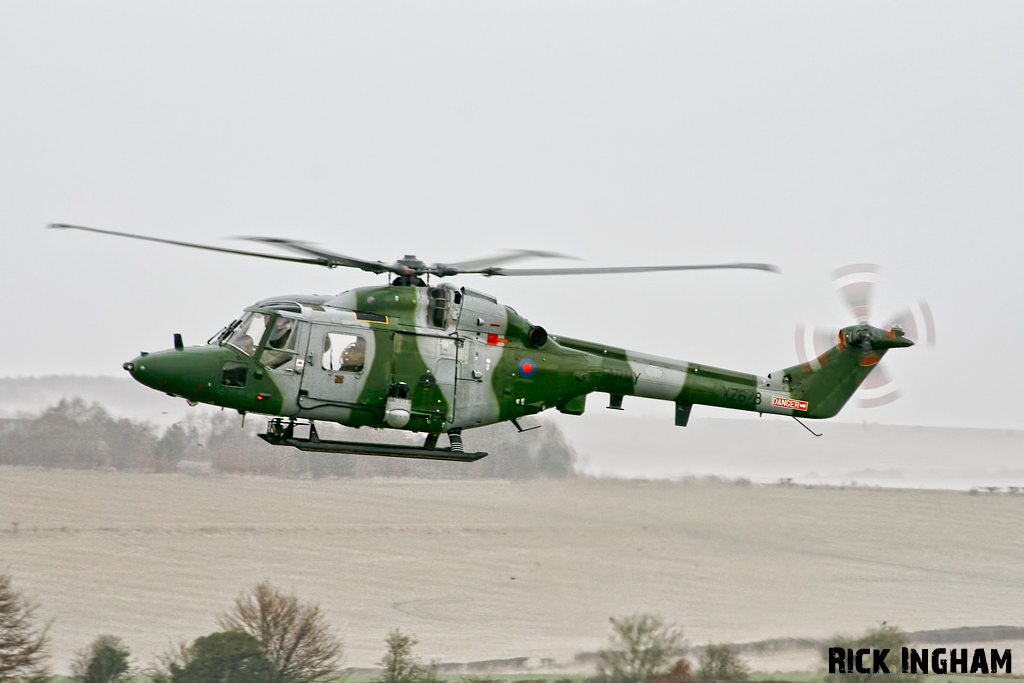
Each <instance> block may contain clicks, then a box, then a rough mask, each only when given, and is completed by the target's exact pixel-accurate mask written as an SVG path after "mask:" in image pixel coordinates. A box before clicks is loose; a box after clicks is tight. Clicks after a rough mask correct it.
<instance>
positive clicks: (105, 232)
mask: <svg viewBox="0 0 1024 683" xmlns="http://www.w3.org/2000/svg"><path fill="white" fill-rule="evenodd" d="M48 227H50V228H61V229H68V230H85V231H87V232H98V233H100V234H103V235H115V236H117V237H130V238H131V239H133V240H145V241H146V242H160V243H161V244H173V245H176V246H179V247H192V248H193V249H206V250H207V251H220V252H224V253H226V254H242V255H243V256H257V257H259V258H269V259H274V260H275V261H292V262H293V263H312V264H313V265H316V266H327V267H330V266H331V264H330V263H328V262H326V261H325V260H324V259H308V258H295V257H293V256H275V255H273V254H260V253H259V252H255V251H242V250H240V249H225V248H223V247H210V246H207V245H205V244H193V243H192V242H178V241H177V240H166V239H162V238H160V237H146V236H144V235H133V234H131V233H130V232H114V231H113V230H100V229H98V228H85V227H82V226H81V225H62V224H59V223H51V224H50V225H49V226H48Z"/></svg>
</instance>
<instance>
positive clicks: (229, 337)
mask: <svg viewBox="0 0 1024 683" xmlns="http://www.w3.org/2000/svg"><path fill="white" fill-rule="evenodd" d="M49 227H51V228H61V229H73V230H84V231H88V232H93V233H100V234H106V235H113V236H118V237H127V238H131V239H138V240H145V241H150V242H158V243H162V244H171V245H176V246H183V247H190V248H195V249H205V250H209V251H218V252H224V253H231V254H240V255H244V256H252V257H258V258H265V259H274V260H280V261H291V262H298V263H306V264H311V265H318V266H322V267H327V268H335V267H348V268H357V269H360V270H363V271H367V272H370V273H377V274H382V273H390V274H391V275H394V276H395V277H394V280H393V281H391V282H390V284H388V285H385V286H375V287H359V288H356V289H352V290H349V291H345V292H342V293H340V294H337V295H333V296H320V295H286V296H275V297H270V298H267V299H263V300H261V301H258V302H257V303H255V304H253V305H252V306H249V307H248V308H246V309H245V311H244V312H243V314H242V315H241V316H240V317H239V318H237V319H235V320H234V321H232V322H231V323H229V324H228V325H226V326H225V327H224V328H223V329H222V330H220V331H219V332H218V333H217V334H215V335H214V336H213V337H211V338H210V339H209V340H208V341H207V343H206V344H205V345H202V346H190V347H185V345H184V343H183V341H182V337H181V335H180V334H175V335H174V337H173V338H174V348H172V349H168V350H164V351H156V352H152V353H147V352H143V353H142V354H141V355H139V356H138V357H136V358H134V359H133V360H131V361H128V362H126V363H124V366H123V367H124V369H125V370H126V371H128V372H129V373H130V374H131V376H132V377H133V378H134V379H135V380H137V381H138V382H140V383H142V384H144V385H146V386H148V387H151V388H153V389H155V390H157V391H162V392H164V393H166V394H169V395H171V396H174V397H181V398H184V399H186V400H187V401H188V402H189V404H190V405H196V404H198V403H205V404H210V405H214V406H220V407H222V408H228V409H234V410H236V411H238V412H239V413H240V414H242V415H243V418H244V416H245V415H246V414H247V413H253V414H259V415H264V416H266V417H267V418H268V424H267V430H266V432H265V433H263V434H260V435H259V436H260V437H261V438H263V439H264V440H265V441H267V442H268V443H270V444H273V445H281V446H291V447H294V448H298V449H300V450H303V451H314V452H324V453H349V454H358V455H380V456H392V457H406V458H422V459H430V460H448V461H463V462H472V461H475V460H479V459H480V458H483V457H485V456H486V455H487V453H484V452H471V451H467V450H466V449H465V447H464V445H463V441H462V433H463V430H468V429H472V428H475V427H482V426H484V425H489V424H494V423H498V422H511V423H512V425H513V426H514V427H515V428H516V429H517V430H519V431H520V432H523V431H528V430H529V429H535V428H536V427H527V428H524V427H523V426H522V424H521V423H520V419H521V418H524V417H526V416H530V415H535V414H537V413H540V412H542V411H544V410H548V409H551V408H554V409H556V410H558V411H560V412H562V413H566V414H569V415H582V414H583V412H584V410H585V408H586V402H587V397H588V396H589V395H590V394H592V393H605V394H608V395H609V403H608V406H607V407H608V408H611V409H613V410H622V402H623V398H624V397H625V396H637V397H643V398H652V399H659V400H664V401H672V402H673V403H675V424H676V425H678V426H682V427H685V426H686V425H687V423H688V422H689V419H690V414H691V411H692V409H693V406H695V405H708V406H717V407H720V408H729V409H733V410H743V411H750V412H757V413H762V414H763V413H770V414H776V415H785V416H792V417H794V418H800V417H804V418H811V419H824V418H829V417H832V416H834V415H836V414H837V413H838V412H839V411H840V410H841V409H842V407H843V406H844V405H845V404H846V402H847V400H848V399H849V398H850V396H851V395H852V394H853V393H854V392H855V391H856V390H857V388H858V387H859V386H860V384H861V383H862V382H863V381H864V380H865V378H867V377H868V375H869V374H870V373H871V371H872V369H874V367H875V366H876V365H877V363H878V362H879V361H880V360H881V359H882V357H883V356H884V355H885V354H886V352H887V351H888V350H889V349H892V348H902V347H908V346H913V345H914V342H913V341H911V340H910V339H909V338H907V337H906V335H905V334H904V332H903V330H902V328H901V327H900V326H899V325H893V326H892V327H890V328H889V329H882V328H878V327H874V326H872V325H870V324H869V323H868V321H867V318H866V316H865V315H862V313H863V310H861V311H859V312H858V324H856V325H851V326H848V327H844V328H843V329H842V330H840V331H839V332H838V335H837V337H836V338H835V344H834V345H833V346H832V347H831V348H829V349H827V350H825V351H824V352H823V353H821V354H820V355H819V356H818V357H816V358H814V359H810V360H809V361H807V362H803V363H801V364H799V365H795V366H791V367H787V368H784V369H781V370H777V371H774V372H771V373H769V374H767V375H765V376H761V375H754V374H748V373H743V372H736V371H733V370H726V369H722V368H717V367H711V366H708V365H702V364H700V363H694V362H687V361H681V360H673V359H670V358H662V357H659V356H654V355H649V354H644V353H638V352H634V351H629V350H626V349H622V348H617V347H612V346H608V345H604V344H600V343H595V342H590V341H583V340H580V339H574V338H571V337H564V336H559V335H553V334H549V333H548V332H547V330H545V329H544V328H543V327H541V326H539V325H534V324H532V323H531V322H530V321H529V320H528V319H527V318H525V317H523V316H522V315H520V314H519V313H517V312H516V311H515V310H514V309H513V308H511V307H509V306H506V305H504V304H501V303H499V302H498V300H497V299H496V298H494V297H492V296H490V295H488V294H485V293H483V292H480V291H477V290H474V289H470V288H467V287H456V286H454V285H452V284H449V283H447V282H445V283H442V284H435V285H430V284H428V281H429V280H430V278H431V277H433V278H436V279H441V278H445V277H450V276H452V275H468V274H477V275H483V276H485V277H516V276H541V275H587V274H608V273H641V272H653V271H672V270H675V271H681V270H709V269H748V270H750V269H752V270H760V271H766V272H777V271H778V269H777V268H775V267H774V266H771V265H768V264H763V263H725V264H712V265H674V266H635V267H634V266H628V267H610V268H506V267H504V264H507V263H509V262H512V261H515V260H519V259H523V258H528V257H541V258H545V257H554V256H560V255H559V254H553V253H551V252H543V251H527V250H519V251H510V252H506V253H504V254H502V255H499V256H494V257H490V258H487V259H477V260H472V261H462V262H458V263H450V264H444V263H438V264H432V265H428V264H426V263H424V262H422V261H420V260H419V259H417V258H416V257H415V256H411V255H407V256H405V257H404V258H402V259H400V260H398V261H397V262H395V263H384V262H381V261H367V260H363V259H359V258H353V257H350V256H343V255H341V254H335V253H332V252H330V251H326V250H324V249H322V248H320V247H318V246H314V245H311V244H309V243H306V242H300V241H296V240H290V239H281V238H246V239H250V240H254V241H257V242H260V243H263V244H267V245H272V246H275V247H279V248H283V249H285V250H288V251H290V252H292V253H293V254H298V255H297V256H284V255H275V254H267V253H261V252H255V251H247V250H241V249H228V248H223V247H214V246H209V245H202V244H194V243H190V242H180V241H177V240H169V239H163V238H157V237H151V236H145V235H137V234H133V233H125V232H115V231H110V230H101V229H98V228H88V227H83V226H76V225H65V224H52V225H50V226H49ZM389 277H390V276H389ZM425 277H426V278H427V280H424V278H425ZM797 421H799V419H798V420H797ZM316 422H334V423H338V424H342V425H346V426H349V427H371V428H390V429H397V430H405V431H409V432H418V433H422V434H425V438H424V440H423V442H422V444H421V445H419V446H412V445H406V444H380V443H365V442H357V441H337V440H330V439H321V438H320V436H319V435H318V433H317V430H316ZM801 424H803V423H801ZM804 426H805V427H806V425H804ZM808 429H809V428H808ZM442 434H444V435H446V436H447V440H448V446H447V447H443V446H441V445H439V438H440V436H441V435H442Z"/></svg>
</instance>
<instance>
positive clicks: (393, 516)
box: [0, 468, 1024, 670]
mask: <svg viewBox="0 0 1024 683" xmlns="http://www.w3.org/2000/svg"><path fill="white" fill-rule="evenodd" d="M1022 519H1024V495H1019V496H1018V495H1009V494H1001V495H988V494H983V495H968V494H966V493H962V492H942V491H920V490H898V489H864V488H847V489H834V488H802V487H779V486H763V487H761V486H740V485H723V484H693V483H690V484H687V483H669V482H624V481H611V480H587V479H580V480H568V481H530V482H519V483H509V482H504V481H459V482H437V481H431V482H421V481H409V480H280V479H265V478H240V477H211V478H193V477H187V476H184V475H152V474H124V473H100V472H81V471H63V470H51V471H42V470H31V469H20V468H0V563H2V564H3V565H6V566H8V567H9V569H10V571H11V572H12V573H13V574H14V577H15V581H16V584H17V585H18V586H19V587H21V588H23V589H26V590H27V591H28V592H29V593H31V594H32V595H33V596H35V597H36V598H38V600H39V601H40V602H41V603H42V604H43V610H42V611H43V615H44V616H45V617H47V618H49V617H53V618H55V619H56V621H55V624H54V627H53V636H54V641H55V653H56V654H57V656H58V663H57V667H56V668H57V669H58V670H62V669H64V668H65V667H64V662H66V661H67V659H68V658H69V656H70V654H71V653H72V652H73V651H74V650H76V649H78V648H80V647H82V646H84V645H85V644H87V642H88V641H90V640H91V639H92V638H93V637H94V636H96V635H98V634H100V633H114V634H117V635H120V636H122V637H123V638H124V639H125V640H126V642H127V643H128V644H129V645H130V647H131V648H132V649H133V651H134V652H136V653H137V655H138V658H139V659H140V660H141V661H142V662H145V661H147V660H148V659H149V657H150V656H151V654H152V653H153V652H155V651H158V650H162V649H164V648H165V647H166V646H167V644H168V642H170V641H173V640H179V639H185V638H188V639H191V638H194V637H195V636H198V635H201V634H204V633H207V632H210V631H212V630H214V629H215V628H216V623H215V615H216V614H217V613H218V612H220V611H222V610H224V609H225V608H227V607H228V606H229V605H230V604H231V601H232V600H233V598H234V597H235V596H236V595H237V594H238V593H239V591H240V590H242V589H245V588H248V587H250V586H251V585H253V584H254V583H256V582H257V581H260V580H262V579H270V580H271V581H273V582H274V583H275V584H277V585H279V586H281V587H284V588H287V589H290V590H294V591H296V592H297V593H299V594H300V596H302V597H304V598H307V599H312V600H316V601H318V602H319V603H320V604H321V605H322V606H323V607H324V609H325V610H326V612H327V614H328V616H329V617H330V619H331V620H332V622H333V623H334V624H336V625H337V627H338V628H339V630H340V631H341V632H342V633H343V634H344V636H345V639H346V641H347V644H348V660H347V664H348V665H350V666H372V665H373V664H374V663H375V662H376V661H377V660H378V659H379V658H380V656H381V654H382V644H383V639H384V636H385V635H386V633H387V631H388V630H389V629H391V628H393V627H396V626H397V627H401V628H403V629H405V630H411V631H413V632H415V633H416V634H417V636H418V637H419V639H420V645H419V647H418V650H419V651H420V653H421V654H422V655H424V656H425V657H427V658H437V659H440V660H444V661H472V660H481V659H495V658H506V657H526V656H528V657H531V658H535V659H534V660H533V661H537V660H538V659H539V658H553V659H556V660H558V661H560V662H568V661H571V659H572V656H573V655H574V654H575V653H577V652H581V651H593V650H596V649H598V648H599V647H601V646H602V645H603V644H604V642H605V639H606V636H607V633H608V617H609V616H611V615H624V614H630V613H634V612H638V611H653V612H657V613H660V614H661V615H663V616H664V617H666V618H667V619H669V620H675V621H678V622H679V623H680V624H681V625H682V626H683V627H684V629H685V631H686V635H687V638H688V640H689V641H690V642H691V643H694V644H702V643H705V642H707V641H708V640H714V641H731V642H745V641H753V640H761V639H766V638H775V637H786V636H792V637H806V638H824V637H827V636H829V635H831V634H834V633H838V632H859V631H861V630H863V629H865V628H867V627H868V626H871V625H875V624H877V623H878V622H880V621H882V620H886V621H888V622H889V623H896V624H899V625H900V626H902V627H903V628H905V629H907V630H922V629H938V628H948V627H954V626H982V625H993V624H1010V625H1020V624H1021V622H1022V621H1024V616H1022V612H1021V607H1022V605H1024V576H1022V574H1021V571H1020V568H1021V567H1022V566H1024V533H1021V532H1022V530H1024V524H1022ZM1007 646H1008V645H1007ZM793 663H794V662H792V661H788V660H786V659H785V658H784V657H783V658H782V659H779V660H778V661H777V666H776V665H773V664H771V663H770V662H766V663H765V664H764V665H759V666H758V668H761V669H762V670H772V669H775V668H778V669H787V668H792V666H793ZM755 664H757V663H755ZM797 664H798V665H799V664H800V662H797Z"/></svg>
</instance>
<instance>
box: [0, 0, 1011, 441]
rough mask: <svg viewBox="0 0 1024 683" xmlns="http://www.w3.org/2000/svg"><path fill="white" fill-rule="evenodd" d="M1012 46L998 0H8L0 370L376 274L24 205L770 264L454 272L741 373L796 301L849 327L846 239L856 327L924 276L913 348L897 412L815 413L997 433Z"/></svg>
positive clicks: (590, 256) (69, 363) (194, 332)
mask: <svg viewBox="0 0 1024 683" xmlns="http://www.w3.org/2000/svg"><path fill="white" fill-rule="evenodd" d="M1021 36H1024V4H1021V3H1002V2H986V3H978V2H963V3H948V2H902V3H894V2H856V3H852V2H851V3H821V2H807V3H773V2H746V3H737V2H705V3H684V2H635V1H631V2H619V3H607V2H594V1H591V0H588V1H587V2H430V3H425V2H408V3H394V2H363V3H344V2H306V3H303V2H288V3H276V4H269V3H257V2H223V3H210V2H206V1H203V2H180V1H179V2H173V3H171V2H165V3H136V2H89V3H81V2H41V1H37V0H33V1H31V2H27V1H26V2H19V1H14V0H6V1H4V2H2V3H0V230H2V236H3V239H4V241H3V246H2V250H0V285H2V286H3V291H4V293H5V295H6V301H7V306H8V311H7V315H6V316H5V317H6V321H5V323H3V325H2V327H0V329H2V334H0V376H29V375H47V374H86V375H97V374H106V375H120V374H122V373H123V371H122V370H121V368H120V366H121V363H123V362H124V361H127V360H129V359H131V358H132V357H134V356H135V355H137V354H138V353H139V352H140V351H142V350H157V349H161V348H167V347H169V346H171V344H172V339H171V335H172V334H173V333H175V332H180V333H182V334H183V335H184V338H185V341H186V343H190V344H195V343H202V342H204V341H205V340H206V339H207V338H208V337H209V336H210V335H211V334H213V333H214V332H216V331H217V330H218V329H219V328H220V327H221V326H222V325H224V324H225V323H227V322H229V321H230V320H232V319H233V318H234V317H236V316H237V314H238V312H239V311H240V310H241V309H242V308H243V307H244V306H246V305H248V304H250V303H252V302H254V301H256V300H258V299H261V298H264V297H267V296H271V295H276V294H285V293H290V292H306V293H313V292H316V293H333V292H340V291H343V290H345V289H349V288H352V287H357V286H361V285H366V284H375V283H383V282H384V279H383V278H382V277H378V276H373V275H369V274H366V273H361V272H358V271H351V272H346V271H344V270H334V271H328V270H326V269H321V268H317V267H313V266H304V265H299V264H287V263H273V262H267V261H263V260H259V259H247V258H244V257H240V256H229V255H222V254H213V253H204V252H199V251H193V250H186V249H180V248H175V247H169V246H160V245H155V244H146V243H141V242H135V241H130V240H119V239H116V238H112V237H106V236H100V235H90V234H85V233H73V232H65V231H50V230H44V227H43V226H44V225H45V224H47V223H51V222H67V223H76V224H80V225H87V226H94V227H99V228H106V229H110V230H120V231H129V232H139V233H145V234H149V235H154V236H162V237H168V238H173V239H182V240H189V241H200V242H206V243H211V244H217V245H221V246H243V247H244V244H240V243H232V242H230V241H227V240H226V239H225V238H230V237H232V236H239V235H269V236H281V237H290V238H296V239H304V240H309V241H312V242H317V243H320V244H322V245H324V246H326V247H328V248H330V249H332V250H335V251H338V252H341V253H344V254H350V255H354V256H359V257H363V258H369V259H373V260H376V259H382V260H388V261H390V260H393V259H396V258H399V257H401V256H402V255H403V254H406V253H409V254H416V255H418V256H419V257H421V258H422V259H424V260H426V261H429V262H434V261H454V260H462V259H467V258H471V257H476V256H480V255H485V254H488V253H490V252H492V251H493V250H495V249H500V248H526V249H548V250H554V251H559V252H564V253H569V254H574V255H576V256H578V257H580V258H582V259H585V263H586V264H589V265H595V266H613V265H640V264H668V263H702V262H721V261H766V262H770V263H775V264H778V265H779V266H780V267H781V268H782V269H783V272H784V274H783V275H781V276H775V275H769V274H766V273H760V272H718V273H701V272H697V273H684V274H671V273H662V274H645V275H628V276H601V277H589V278H568V277H552V278H536V279H533V280H526V279H507V280H501V279H484V278H480V277H472V276H467V277H463V278H461V279H457V280H455V281H456V282H457V283H459V284H462V285H465V286H469V287H473V288H477V289H481V290H484V291H488V292H491V293H492V294H495V295H496V296H498V297H499V299H500V300H501V301H502V302H504V303H506V304H509V305H511V306H513V307H514V308H516V309H517V310H518V311H519V312H520V313H521V314H523V315H525V316H526V317H528V318H529V319H530V320H531V321H533V322H534V323H536V324H540V325H543V326H545V327H546V328H547V329H548V330H549V331H550V332H551V333H554V334H563V335H569V336H576V337H581V338H585V339H591V340H595V341H602V342H606V343H609V344H614V345H619V346H624V347H626V348H630V349H636V350H642V351H647V352H651V353H656V354H660V355H665V356H671V357H675V358H680V359H683V360H691V361H697V362H701V363H707V364H711V365H717V366H721V367H727V368H731V369H736V370H741V371H748V372H757V373H767V372H770V371H773V370H776V369H780V368H783V367H785V366H787V365H791V364H793V363H794V362H795V361H796V354H795V351H794V348H793V336H794V333H793V331H794V327H795V325H796V324H797V323H800V322H813V323H818V324H821V325H826V326H829V325H830V326H835V327H838V326H840V325H845V324H849V323H851V322H852V317H851V316H850V315H849V313H848V312H847V311H846V310H845V309H844V307H843V305H842V303H841V302H840V300H839V298H838V296H837V295H836V293H835V292H834V290H833V288H832V284H831V281H830V277H829V273H830V272H831V271H832V270H833V269H835V268H837V267H839V266H842V265H845V264H848V263H855V262H864V261H867V262H874V263H878V264H880V266H881V275H880V283H879V288H878V291H877V295H876V300H875V304H876V305H875V310H876V314H875V316H874V322H876V323H878V324H880V323H882V322H884V321H885V319H886V317H887V316H888V315H889V314H891V313H894V312H896V311H897V310H898V309H900V308H902V307H903V306H905V305H906V304H909V303H911V302H912V301H915V300H917V299H919V298H925V299H927V300H928V301H929V302H930V304H931V307H932V309H933V311H934V315H935V318H936V322H937V326H938V333H937V341H938V343H937V345H936V347H935V348H933V349H928V348H920V347H919V348H913V349H909V350H904V351H900V352H894V353H892V354H891V355H890V357H889V358H888V359H887V362H888V363H889V369H890V371H891V372H892V373H893V374H895V375H896V376H897V377H898V378H899V380H900V384H901V386H902V390H903V394H904V397H903V398H902V399H901V400H900V401H898V402H896V403H894V404H891V405H889V406H886V407H883V408H878V409H874V410H871V411H867V410H863V409H857V408H854V407H849V408H847V409H846V410H844V412H843V413H842V414H841V415H840V417H839V418H837V419H840V420H846V421H857V422H859V421H862V420H869V421H877V422H884V423H897V424H927V425H964V426H972V427H1003V428H1016V429H1020V428H1024V416H1022V414H1021V410H1020V408H1019V404H1020V399H1019V395H1020V392H1021V387H1022V380H1024V354H1021V353H1020V351H1019V349H1020V347H1021V339H1022V337H1024V317H1022V316H1021V313H1020V302H1021V300H1022V294H1024V284H1022V277H1021V275H1020V272H1021V270H1020V269H1021V259H1022V256H1024V249H1022V247H1024V238H1022V236H1021V226H1022V224H1024V220H1022V219H1024V40H1022V39H1021ZM561 263H562V262H550V263H538V264H537V265H559V264H561ZM565 265H572V264H570V263H565ZM641 403H643V402H640V401H637V402H635V404H636V405H637V406H638V407H637V408H636V409H637V410H639V411H655V412H657V411H658V410H667V412H665V415H666V419H671V418H670V417H669V416H670V415H671V410H670V409H671V406H665V407H663V408H656V407H648V406H646V405H640V404H641ZM699 410H700V411H701V415H703V416H716V417H724V416H726V415H727V414H728V413H726V412H724V411H721V410H717V409H711V408H703V409H699Z"/></svg>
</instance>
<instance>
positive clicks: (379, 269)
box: [49, 223, 779, 284]
mask: <svg viewBox="0 0 1024 683" xmlns="http://www.w3.org/2000/svg"><path fill="white" fill-rule="evenodd" d="M49 227H51V228H67V229H72V230H85V231H87V232H97V233H100V234H104V235H114V236H117V237H129V238H131V239H136V240H144V241H146V242H159V243H160V244H173V245H176V246H179V247H191V248H193V249H205V250H207V251H218V252H222V253H225V254H241V255H242V256H256V257H258V258H265V259H273V260H275V261H291V262H293V263H309V264H313V265H317V266H325V267H327V268H336V267H338V266H344V267H347V268H359V269H360V270H365V271H369V272H371V273H395V274H397V275H399V276H402V278H403V279H408V280H411V279H412V278H416V277H418V276H420V275H435V276H437V277H445V276H448V275H458V274H461V273H466V274H477V275H484V276H487V277H491V276H495V275H508V276H517V275H604V274H608V273H648V272H655V271H664V270H713V269H720V268H743V269H751V270H766V271H769V272H773V273H777V272H779V269H778V268H776V267H775V266H771V265H768V264H765V263H723V264H715V265H695V266H629V267H618V268H521V269H505V268H501V267H500V266H498V265H496V264H499V263H508V262H510V261H517V260H520V259H524V258H531V257H540V258H572V257H566V256H564V255H562V254H557V253H554V252H550V251H536V250H529V249H518V250H512V251H509V252H506V253H504V254H496V255H495V256H492V257H489V258H482V259H473V260H469V261H462V262H456V263H451V264H445V263H438V264H436V265H433V266H428V265H427V264H425V263H423V262H422V261H420V260H419V259H417V258H416V257H415V256H406V257H404V258H402V259H400V260H399V261H397V262H395V263H391V264H388V263H383V262H382V261H366V260H364V259H358V258H353V257H351V256H344V255H342V254H335V253H334V252H330V251H327V250H326V249H323V248H321V247H317V246H313V245H311V244H309V243H306V242H301V241H298V240H290V239H283V238H277V237H243V238H241V239H246V240H251V241H254V242H261V243H263V244H271V245H274V246H278V247H281V248H284V249H289V250H291V251H294V252H298V253H300V254H304V255H306V256H309V257H312V258H296V257H294V256H276V255H274V254H263V253H260V252H255V251H245V250H242V249H227V248H224V247H213V246H209V245H206V244H195V243H193V242H180V241H178V240H169V239H164V238H161V237H147V236H145V235H135V234H132V233H128V232H116V231H113V230H100V229H98V228H86V227H82V226H80V225H63V224H56V223H55V224H51V225H50V226H49ZM413 283H414V282H413ZM402 284H410V282H403V283H402Z"/></svg>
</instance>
